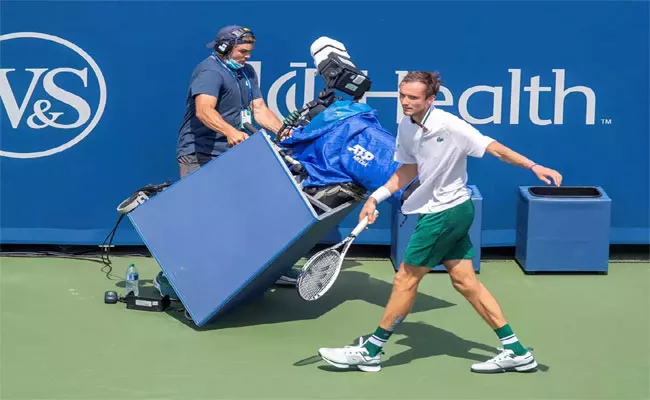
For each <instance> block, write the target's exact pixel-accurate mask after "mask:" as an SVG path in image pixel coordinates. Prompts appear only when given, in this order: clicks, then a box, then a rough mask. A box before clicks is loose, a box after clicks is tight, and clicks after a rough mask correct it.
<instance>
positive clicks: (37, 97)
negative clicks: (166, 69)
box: [0, 32, 106, 158]
mask: <svg viewBox="0 0 650 400" xmlns="http://www.w3.org/2000/svg"><path fill="white" fill-rule="evenodd" d="M0 44H1V45H2V52H3V59H2V65H1V68H0V99H1V100H2V103H1V104H2V111H0V114H1V113H4V114H5V115H4V116H3V118H0V119H1V120H2V140H1V141H0V143H1V148H0V156H4V157H11V158H38V157H46V156H50V155H53V154H56V153H59V152H62V151H64V150H66V149H69V148H71V147H72V146H74V145H76V144H77V143H79V142H80V141H81V140H83V139H84V138H85V137H87V136H88V135H89V134H90V133H91V132H92V131H93V129H95V127H96V126H97V123H98V122H99V120H100V119H101V117H102V114H103V113H104V108H105V106H106V82H105V80H104V75H103V74H102V71H101V69H100V68H99V66H98V65H97V63H96V62H95V60H93V58H92V57H91V56H90V55H89V54H88V53H87V52H86V51H84V50H83V49H82V48H80V47H79V46H77V45H75V44H74V43H71V42H69V41H67V40H65V39H62V38H60V37H57V36H53V35H48V34H45V33H38V32H16V33H10V34H6V35H0ZM19 49H20V50H19ZM52 60H66V61H65V62H66V64H67V65H51V64H53V63H55V61H52ZM68 63H69V64H68Z"/></svg>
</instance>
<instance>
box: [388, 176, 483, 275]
mask: <svg viewBox="0 0 650 400" xmlns="http://www.w3.org/2000/svg"><path fill="white" fill-rule="evenodd" d="M467 188H468V189H469V190H470V192H471V194H472V202H473V203H474V222H473V223H472V226H471V227H470V230H469V237H470V240H471V241H472V244H473V245H474V250H475V252H476V256H475V257H474V259H473V262H474V270H475V271H476V272H479V271H480V270H481V224H482V220H483V197H482V196H481V192H480V191H479V190H478V187H476V186H474V185H468V186H467ZM391 223H392V225H391V248H390V259H391V261H392V263H393V268H394V269H395V270H396V271H397V270H398V269H399V266H400V264H401V263H402V259H403V257H404V251H405V250H406V247H407V246H408V242H409V239H410V237H411V234H412V233H413V231H414V230H415V226H416V225H417V223H418V215H415V214H411V215H405V214H402V212H401V209H400V208H399V207H397V206H394V207H393V217H392V221H391ZM431 271H445V267H444V265H442V264H440V265H437V266H435V267H434V268H432V269H431Z"/></svg>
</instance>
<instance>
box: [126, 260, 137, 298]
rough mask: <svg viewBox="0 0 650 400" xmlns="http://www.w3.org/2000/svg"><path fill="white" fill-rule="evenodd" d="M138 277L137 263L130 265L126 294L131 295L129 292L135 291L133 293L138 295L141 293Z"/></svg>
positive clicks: (127, 272) (127, 274) (127, 273)
mask: <svg viewBox="0 0 650 400" xmlns="http://www.w3.org/2000/svg"><path fill="white" fill-rule="evenodd" d="M138 279H139V275H138V270H137V269H135V265H134V264H131V265H129V268H128V269H127V270H126V291H125V295H126V296H128V295H129V292H133V295H135V296H138V295H139V294H140V285H139V282H138Z"/></svg>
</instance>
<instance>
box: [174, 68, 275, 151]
mask: <svg viewBox="0 0 650 400" xmlns="http://www.w3.org/2000/svg"><path fill="white" fill-rule="evenodd" d="M244 74H245V76H246V77H248V80H249V81H250V84H251V89H252V98H249V97H250V96H249V91H248V86H247V82H246V77H245V76H244ZM199 94H208V95H210V96H214V97H216V98H217V107H216V110H217V112H218V113H219V114H220V115H221V117H222V118H223V119H224V120H225V121H226V122H227V123H229V124H230V125H232V126H233V127H235V128H237V129H239V124H240V123H241V110H242V108H243V107H244V105H246V106H248V105H249V104H250V102H251V101H253V100H255V99H259V98H260V97H262V92H261V91H260V85H259V79H258V77H257V74H256V73H255V70H254V69H253V67H252V66H250V65H248V64H246V65H245V66H244V68H242V69H241V70H232V69H230V68H228V67H226V66H225V65H224V64H222V63H221V62H220V61H219V60H215V59H214V58H213V57H211V56H210V57H208V58H206V59H205V60H203V61H202V62H201V63H199V65H197V66H196V68H195V69H194V72H193V73H192V78H191V80H190V87H189V90H188V91H187V98H186V101H185V117H184V118H183V124H182V125H181V128H180V130H179V134H178V141H177V144H176V156H177V157H180V156H184V155H188V154H191V153H204V154H210V155H213V156H218V155H219V154H221V153H223V152H224V151H226V150H227V149H228V139H227V138H226V136H224V135H223V134H222V133H220V132H215V131H213V130H212V129H210V128H208V127H207V126H205V125H203V122H201V121H200V120H199V119H198V118H197V117H196V105H195V102H194V98H195V97H196V96H197V95H199ZM242 100H243V102H242Z"/></svg>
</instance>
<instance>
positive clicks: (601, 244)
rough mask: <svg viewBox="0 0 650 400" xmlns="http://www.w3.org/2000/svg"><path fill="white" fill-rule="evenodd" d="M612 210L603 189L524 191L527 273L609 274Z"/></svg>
mask: <svg viewBox="0 0 650 400" xmlns="http://www.w3.org/2000/svg"><path fill="white" fill-rule="evenodd" d="M610 210H611V199H610V198H609V197H608V196H607V194H606V193H605V191H604V190H603V188H602V187H600V186H594V187H590V186H565V187H548V186H547V187H539V186H522V187H519V202H518V206H517V239H516V250H515V258H516V260H517V262H518V263H519V265H520V266H521V267H522V269H523V270H524V271H526V272H599V273H607V271H608V264H609V233H610V213H611V211H610Z"/></svg>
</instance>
